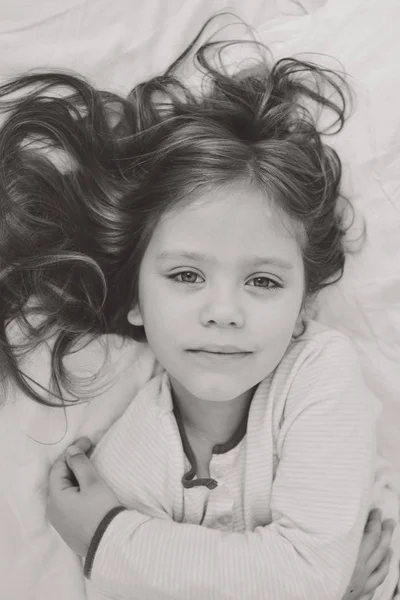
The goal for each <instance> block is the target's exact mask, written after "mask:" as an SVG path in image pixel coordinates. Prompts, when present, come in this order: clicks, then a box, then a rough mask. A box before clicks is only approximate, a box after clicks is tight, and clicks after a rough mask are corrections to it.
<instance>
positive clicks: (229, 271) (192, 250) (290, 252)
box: [128, 182, 304, 401]
mask: <svg viewBox="0 0 400 600" xmlns="http://www.w3.org/2000/svg"><path fill="white" fill-rule="evenodd" d="M303 292H304V268H303V260H302V256H301V250H300V246H299V243H298V241H297V240H296V237H295V235H294V225H293V223H291V222H290V219H289V218H288V217H284V216H282V215H281V214H279V215H278V214H277V212H276V210H275V211H274V209H273V208H272V206H271V204H270V203H269V202H268V200H267V199H266V197H265V195H263V194H262V192H260V191H258V190H257V189H256V188H254V187H252V186H250V185H249V184H245V183H239V182H238V183H235V184H234V185H232V186H229V187H225V188H222V189H218V190H215V191H213V192H208V193H205V194H203V195H202V196H199V197H198V198H197V199H196V200H194V201H193V202H192V203H190V204H189V205H187V206H184V207H183V208H180V209H179V210H176V211H171V212H169V213H168V214H167V215H166V216H165V217H164V219H163V220H162V221H161V222H160V223H159V225H158V226H157V228H156V230H155V232H154V234H153V237H152V239H151V242H150V244H149V246H148V248H147V250H146V252H145V255H144V257H143V261H142V264H141V268H140V273H139V305H138V306H137V307H134V308H133V310H132V311H130V313H129V317H128V318H129V321H130V322H131V323H132V324H134V325H143V326H144V329H145V332H146V336H147V341H148V343H149V345H150V347H151V348H152V350H153V352H154V354H155V356H156V358H157V360H158V361H159V362H160V364H161V365H162V366H163V367H164V368H165V369H166V371H167V372H168V374H169V375H170V377H171V381H174V380H175V382H176V383H177V384H178V386H179V387H180V388H181V389H182V388H183V390H186V392H188V393H189V394H191V395H193V396H194V397H196V398H198V399H201V400H208V401H229V400H233V399H234V398H237V397H238V396H240V395H242V394H245V393H246V392H248V390H250V389H251V388H253V387H254V386H255V385H257V384H258V383H259V382H260V381H261V380H262V379H264V378H265V377H267V376H268V375H269V374H270V373H271V371H272V370H273V369H274V368H275V367H276V366H277V365H278V363H279V362H280V360H281V358H282V357H283V355H284V353H285V351H286V349H287V347H288V345H289V343H290V340H291V336H292V334H293V332H294V329H295V326H296V322H297V320H298V317H299V313H300V310H301V306H302V300H303Z"/></svg>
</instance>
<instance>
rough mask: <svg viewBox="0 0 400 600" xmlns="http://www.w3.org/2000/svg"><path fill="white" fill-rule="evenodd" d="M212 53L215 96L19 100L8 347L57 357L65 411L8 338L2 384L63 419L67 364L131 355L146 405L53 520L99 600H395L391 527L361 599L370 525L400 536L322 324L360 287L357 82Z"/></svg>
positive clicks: (367, 426)
mask: <svg viewBox="0 0 400 600" xmlns="http://www.w3.org/2000/svg"><path fill="white" fill-rule="evenodd" d="M217 47H218V46H217ZM213 48H215V45H214V44H205V45H204V46H202V47H201V49H200V50H199V51H198V53H197V58H198V61H199V64H200V65H201V67H202V69H203V71H204V72H205V73H206V84H207V85H206V86H204V88H203V90H202V92H201V93H192V92H191V91H190V90H189V89H188V88H186V87H185V86H184V85H183V83H182V82H181V81H179V80H178V79H177V77H176V76H175V72H176V69H177V67H178V66H179V65H180V62H181V60H178V61H177V63H175V64H174V65H173V67H171V69H169V70H168V72H167V73H166V75H165V76H163V77H156V78H154V79H152V80H150V81H149V82H147V83H145V84H142V85H140V86H137V87H136V88H135V89H134V91H133V92H132V94H131V95H130V98H129V100H128V101H123V100H120V99H118V98H116V97H115V96H112V95H107V94H104V93H103V94H100V93H96V92H95V91H94V90H93V89H92V88H90V86H88V85H87V84H85V83H84V82H82V81H81V80H78V79H74V78H72V77H68V76H62V75H54V76H46V75H43V76H32V77H26V78H22V79H20V80H19V81H17V82H13V83H11V84H9V85H8V86H3V91H2V93H3V95H6V94H8V93H10V92H16V91H20V90H24V91H25V93H24V95H23V97H22V99H21V98H20V99H19V100H15V99H14V100H12V101H10V103H9V104H8V105H6V107H7V108H13V109H14V112H13V114H12V115H11V116H10V117H9V118H8V120H7V122H6V124H5V125H4V128H3V132H2V148H1V151H2V153H3V154H4V160H3V169H2V172H1V177H2V180H1V185H2V188H3V193H4V198H5V201H4V205H3V207H2V210H3V218H2V227H3V229H4V235H2V236H1V243H2V244H3V246H2V253H1V260H2V262H3V264H2V279H1V286H2V290H1V291H2V298H3V301H2V311H3V315H2V316H3V326H4V328H5V327H6V326H7V325H9V324H10V323H11V322H15V321H17V322H18V323H19V325H20V327H21V328H22V331H23V333H24V334H25V336H26V337H27V339H28V341H29V342H32V343H31V344H30V345H29V344H25V345H24V346H23V347H22V348H23V349H26V348H29V349H30V348H31V347H32V346H33V345H35V344H37V343H38V341H42V340H44V339H48V338H49V337H50V336H51V335H52V336H53V341H52V343H53V367H54V370H53V375H54V386H53V389H52V394H53V397H54V398H56V400H53V401H52V402H50V401H48V399H47V398H46V397H45V396H43V394H39V392H38V391H37V388H35V387H33V386H32V385H31V384H30V383H29V381H27V379H26V378H25V377H24V374H23V370H22V369H21V368H20V367H18V363H17V359H18V357H19V350H20V348H21V346H18V345H17V343H16V342H15V343H14V345H13V343H12V342H10V341H9V339H7V338H6V336H5V335H3V340H2V353H3V358H4V359H5V360H6V362H4V360H3V364H4V365H5V367H4V370H5V372H7V373H11V375H12V376H13V377H14V380H15V381H16V382H17V383H18V384H19V385H20V386H21V387H22V388H23V389H24V390H25V391H27V392H28V393H29V394H30V395H31V396H32V397H33V398H34V399H36V400H37V401H40V402H44V403H49V404H53V405H58V406H65V401H61V400H60V401H58V402H57V398H60V399H61V398H62V396H63V389H64V388H66V387H68V383H69V381H70V380H69V379H68V373H66V371H65V369H63V362H62V359H63V357H64V356H65V355H66V354H67V353H68V352H70V351H73V350H75V349H76V344H77V342H78V341H79V340H82V339H84V340H86V339H87V336H88V335H100V334H103V333H117V334H120V335H123V336H126V337H131V338H134V339H135V340H136V342H134V343H135V351H136V360H135V362H134V363H133V364H132V377H138V380H139V379H140V381H141V382H142V385H141V389H140V391H139V392H138V394H137V395H136V397H135V398H133V399H132V403H131V405H130V406H129V408H128V410H127V411H126V412H125V413H124V414H123V415H122V417H121V418H120V419H119V420H118V421H117V422H116V423H115V424H114V426H113V427H112V428H111V429H110V430H109V431H108V432H107V434H106V435H105V436H104V438H103V439H102V440H101V442H100V444H99V445H98V446H97V447H96V449H95V451H94V453H93V455H92V461H91V462H89V460H88V459H87V457H85V455H84V454H83V453H82V451H83V452H85V451H88V450H89V443H88V441H87V440H81V441H80V442H79V443H78V446H75V447H72V451H71V452H70V453H69V454H67V455H66V456H63V457H61V458H60V460H59V461H57V462H56V463H55V465H54V467H53V469H52V471H51V473H50V485H49V518H50V520H51V522H52V523H53V525H54V526H55V527H56V529H57V530H58V531H59V533H60V534H61V535H62V537H63V538H64V539H65V541H66V542H67V543H68V544H69V545H70V546H71V548H72V549H73V550H74V551H76V552H77V553H78V554H80V555H81V556H82V557H85V565H84V571H85V575H86V577H87V579H88V580H90V584H89V586H88V590H89V594H91V593H99V594H100V595H101V597H109V598H115V597H118V598H130V599H131V598H132V599H133V598H138V599H143V598H146V599H149V600H150V599H154V600H166V599H167V598H174V600H178V599H180V598H182V599H184V600H187V599H188V598H190V599H193V600H194V599H199V600H200V599H201V600H203V599H206V598H207V599H215V600H223V599H227V598H232V599H236V598H237V599H239V598H240V599H242V598H248V599H255V600H261V599H264V598H273V599H282V600H292V599H300V598H307V600H312V599H315V600H322V599H326V600H329V599H332V600H333V599H338V598H342V597H346V598H347V597H349V598H352V597H372V596H373V597H374V598H375V599H378V598H379V599H382V600H389V599H390V598H394V596H395V593H396V587H397V584H398V580H399V552H398V548H399V546H398V538H397V537H396V536H397V529H396V532H395V535H394V536H393V538H392V547H393V550H394V552H393V556H391V554H390V553H389V554H388V558H385V560H386V561H387V562H389V561H390V569H389V568H387V569H386V563H384V565H383V569H382V565H381V561H382V558H383V554H385V552H382V548H384V549H385V544H387V540H388V538H389V537H390V533H391V526H390V525H386V526H385V527H384V528H383V533H382V540H381V541H382V544H378V543H376V547H377V549H376V550H375V552H374V553H373V556H372V557H368V560H367V557H363V559H364V561H365V563H368V562H369V563H370V564H371V563H373V564H374V567H376V568H377V570H376V571H374V573H372V577H371V579H370V581H369V583H368V585H367V586H365V588H363V589H354V588H353V587H352V586H350V587H348V583H349V581H350V579H351V576H352V573H353V571H354V566H355V563H356V559H357V553H358V550H359V547H360V542H361V538H362V535H363V531H364V525H365V522H366V519H367V514H368V511H369V509H370V508H372V507H374V506H377V507H379V508H381V509H382V511H383V512H384V514H385V516H392V517H395V516H397V512H396V511H397V497H394V496H393V495H391V494H390V491H389V489H388V488H385V487H384V483H385V482H384V480H383V479H382V478H381V479H379V478H378V477H375V482H374V473H375V472H376V469H377V462H376V461H377V458H376V449H375V421H376V416H377V410H376V406H375V403H374V400H373V399H372V398H371V397H370V394H369V392H368V389H367V388H366V387H365V385H364V383H363V380H362V377H361V373H360V368H359V365H358V361H357V357H356V354H355V351H354V349H353V347H352V345H351V344H350V342H349V341H348V340H347V339H346V338H345V337H344V336H343V335H341V334H339V333H338V332H335V331H331V330H328V329H326V328H324V327H322V326H320V325H317V324H316V323H315V322H313V321H311V320H310V319H308V318H307V314H306V309H307V305H308V302H309V300H310V299H311V298H312V297H313V296H314V295H315V294H316V293H317V292H318V290H320V289H321V288H322V287H324V286H326V285H329V284H330V283H333V282H334V281H337V280H338V278H340V276H341V274H342V272H343V267H344V241H343V240H344V235H345V226H344V213H343V211H342V212H341V211H340V210H339V208H340V207H339V205H338V201H339V197H340V195H339V184H340V161H339V159H338V157H337V155H336V154H335V152H334V151H333V150H332V149H330V148H329V147H327V146H325V145H324V144H323V143H322V140H321V137H320V132H319V130H318V122H317V119H316V116H315V113H316V112H317V111H318V108H325V109H327V110H331V111H333V112H334V114H335V115H336V117H337V121H336V122H337V124H338V129H340V128H341V127H342V126H343V123H344V114H345V106H344V94H343V92H342V90H341V87H340V78H339V77H338V76H336V75H335V74H334V73H332V72H327V71H326V70H323V69H320V68H318V67H316V66H315V65H312V64H310V63H304V62H300V61H299V60H296V59H285V60H282V61H279V62H278V63H277V64H275V65H274V66H273V67H272V68H270V67H268V65H267V62H266V61H261V60H260V63H259V65H258V66H257V67H254V68H252V69H250V70H246V71H240V70H239V71H238V72H237V73H233V74H230V73H228V72H227V71H226V70H224V69H223V68H217V66H215V64H214V63H212V62H211V60H210V59H209V58H208V56H209V55H208V53H209V51H210V49H211V50H212V49H213ZM184 56H186V54H185V55H184ZM214 57H215V55H214ZM40 82H41V83H42V85H41V87H39V89H36V90H34V91H31V92H28V91H26V89H25V88H26V86H28V85H30V84H32V83H34V84H37V83H40ZM63 84H64V85H65V84H66V85H70V86H71V87H72V88H73V90H74V94H73V95H71V96H69V97H67V98H66V97H63V98H58V97H57V98H54V97H53V96H54V94H53V95H52V96H48V95H47V96H44V95H43V93H44V91H45V90H46V89H51V88H52V87H53V88H54V87H55V86H57V85H58V86H59V85H63ZM332 92H334V93H335V94H336V96H337V97H336V99H335V98H334V99H332ZM48 148H51V149H52V154H49V153H47V149H48ZM28 181H29V185H27V182H28ZM35 226H36V227H35ZM28 232H29V237H28V238H27V233H28ZM11 241H12V242H13V243H11ZM7 252H8V254H7ZM3 333H4V331H3ZM54 339H55V341H54ZM143 373H146V376H145V377H144V375H143ZM69 387H70V388H71V385H70V386H69ZM79 450H80V452H79ZM72 474H73V475H72ZM370 559H371V560H370ZM379 565H381V567H379ZM387 571H388V574H387V576H386V578H385V580H384V581H383V578H382V577H381V575H382V572H385V574H386V572H387ZM374 576H375V578H374ZM371 581H372V584H371ZM382 581H383V583H382ZM380 584H382V585H380ZM375 590H376V591H375ZM374 594H375V595H374Z"/></svg>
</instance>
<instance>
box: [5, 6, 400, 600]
mask: <svg viewBox="0 0 400 600" xmlns="http://www.w3.org/2000/svg"><path fill="white" fill-rule="evenodd" d="M222 9H231V10H233V11H234V12H236V13H237V14H239V15H240V16H242V17H243V18H244V19H245V20H246V21H247V22H249V23H250V24H252V25H255V26H256V27H257V30H258V34H259V37H260V38H261V39H262V40H263V41H264V42H265V43H266V44H267V45H268V46H269V47H270V48H271V50H272V52H273V54H274V56H275V57H276V58H279V57H281V56H284V55H293V54H295V53H299V52H312V53H327V54H330V55H332V56H334V57H335V59H338V60H340V61H341V62H342V64H343V65H344V67H345V68H346V70H347V71H348V72H349V73H350V75H351V77H352V84H353V88H354V90H355V92H356V106H355V109H356V110H355V113H354V116H353V117H352V119H351V120H350V121H349V123H348V124H347V125H346V127H345V129H344V130H343V131H342V132H341V133H340V134H339V135H338V136H337V137H336V138H334V139H332V140H330V142H331V143H332V144H333V145H334V146H335V148H336V149H337V151H338V152H339V153H340V155H341V157H342V160H343V165H344V192H345V193H346V194H347V195H348V196H349V197H350V198H351V200H352V202H353V204H354V206H355V208H356V211H357V214H358V217H359V219H362V218H364V219H365V221H366V224H367V231H368V238H367V242H366V244H365V246H364V248H363V250H362V251H361V252H358V253H356V254H354V255H352V256H350V258H349V259H348V264H347V267H346V271H345V275H344V277H343V279H342V280H341V281H340V282H339V283H338V284H337V285H335V286H334V287H332V288H329V289H327V290H326V291H325V292H323V293H322V294H321V295H320V298H319V301H318V304H317V306H316V307H315V310H316V318H317V319H318V320H320V321H321V322H324V323H326V324H329V325H330V326H332V327H334V328H336V329H339V330H341V331H343V332H344V333H345V334H347V335H348V336H350V338H351V339H352V340H353V342H354V344H355V345H356V347H357V349H358V352H359V355H360V359H361V362H362V367H363V370H364V374H365V378H366V380H367V382H368V385H369V386H370V388H371V389H372V390H373V392H374V393H375V395H376V396H377V397H378V398H379V400H380V401H381V403H382V414H381V418H380V421H379V431H378V434H379V444H380V449H381V453H382V454H383V455H384V456H386V457H387V458H389V459H390V460H391V462H392V463H393V465H394V466H395V469H396V482H395V485H398V486H399V489H400V483H399V481H400V111H399V110H398V94H399V92H400V69H399V67H398V57H399V56H400V36H399V35H398V24H399V23H400V3H399V2H398V0H352V1H351V2H349V0H297V1H295V0H280V1H279V0H246V1H244V0H231V1H230V2H228V1H226V0H186V1H185V0H146V2H142V1H141V0H112V1H111V0H38V1H37V2H36V3H32V2H29V0H14V2H13V3H8V2H2V3H0V77H1V78H2V79H3V78H4V79H7V78H8V77H10V76H12V75H15V74H18V73H21V72H22V71H26V70H27V69H31V68H46V67H52V68H53V67H57V68H63V69H72V70H76V71H78V72H80V73H82V74H84V75H85V76H87V77H88V78H89V79H90V80H91V81H92V82H94V83H95V84H96V85H98V86H101V87H103V88H104V89H109V90H113V91H118V92H126V91H128V90H129V89H130V88H131V87H132V86H133V85H134V84H135V82H138V81H141V80H143V79H145V78H147V77H148V76H149V75H150V74H154V73H157V72H160V71H162V70H163V69H164V68H165V67H166V66H167V65H168V64H169V63H170V62H171V61H172V59H173V58H175V57H176V56H177V55H178V54H179V53H180V51H182V50H183V48H184V47H185V46H186V45H187V43H188V42H189V41H190V40H191V39H192V38H193V37H194V35H195V33H196V32H197V30H198V29H199V26H200V25H201V24H202V23H203V22H204V21H205V20H206V18H207V17H209V16H211V14H212V13H214V12H215V11H217V10H222ZM101 359H102V356H101V350H100V349H99V347H98V346H97V345H96V344H95V345H92V346H90V347H89V348H87V349H86V350H85V351H84V352H82V353H81V354H80V355H79V356H78V357H76V356H75V357H74V359H73V360H74V361H75V363H74V364H75V367H74V368H76V369H78V370H80V371H81V372H83V371H85V372H87V371H90V370H91V369H93V368H95V366H96V365H98V364H99V361H101ZM129 360H130V355H129V350H127V351H124V352H122V353H121V351H120V349H119V346H118V343H117V340H115V344H114V346H113V352H112V356H111V361H112V368H114V369H115V372H116V373H118V372H119V371H118V370H119V369H123V368H124V366H126V365H128V364H129ZM26 368H27V370H28V373H29V372H30V373H31V374H32V375H33V376H34V377H36V378H37V379H39V381H41V382H42V383H44V384H46V382H47V378H48V354H47V353H46V350H45V349H39V350H38V352H37V353H36V354H35V355H33V356H32V357H31V358H30V360H29V363H28V364H27V367H26ZM133 393H134V390H133V389H132V383H131V382H130V381H129V378H128V379H127V378H126V377H125V378H124V377H118V378H117V384H116V386H115V387H114V388H113V391H112V399H111V398H110V395H107V394H103V395H102V396H100V397H99V398H98V399H97V400H96V401H95V402H91V403H90V404H85V405H80V406H78V407H74V408H73V409H71V410H69V411H68V414H65V413H63V412H62V411H60V410H57V409H50V408H46V407H43V406H40V405H37V404H35V403H34V402H32V401H31V400H29V399H27V398H25V397H23V395H22V394H21V393H20V392H18V391H16V390H12V389H9V390H7V393H6V391H3V398H2V401H1V403H0V474H1V477H0V598H1V599H2V600H54V599H55V598H57V600H85V598H86V597H87V595H86V591H85V582H84V580H83V577H82V570H81V565H80V561H79V559H78V558H77V557H75V556H74V554H73V553H72V552H71V551H70V550H69V548H67V547H66V546H65V544H64V543H63V542H62V540H61V538H60V537H59V536H58V534H57V533H56V532H55V531H54V530H53V529H52V528H51V526H50V525H49V524H48V523H47V521H46V518H45V506H46V494H47V489H46V477H47V473H48V469H49V467H50V465H51V463H52V462H53V461H54V459H55V458H56V457H57V456H58V455H59V454H60V453H61V452H62V451H63V450H64V449H65V448H66V446H67V445H68V444H70V443H71V441H72V440H73V439H75V438H76V437H78V436H79V435H82V434H85V435H89V436H91V437H92V439H93V441H94V442H96V441H97V440H98V439H99V438H100V437H101V436H102V434H103V433H104V432H105V431H106V430H107V428H108V427H109V426H110V425H111V423H112V422H113V421H114V420H115V419H116V418H117V417H118V416H119V415H120V414H121V412H122V411H123V410H124V408H125V407H126V406H127V404H128V402H129V401H130V399H131V398H132V394H133ZM67 425H68V426H67Z"/></svg>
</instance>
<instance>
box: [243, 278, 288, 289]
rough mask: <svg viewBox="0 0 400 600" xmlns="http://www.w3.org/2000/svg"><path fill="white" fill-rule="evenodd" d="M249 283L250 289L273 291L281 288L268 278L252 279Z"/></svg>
mask: <svg viewBox="0 0 400 600" xmlns="http://www.w3.org/2000/svg"><path fill="white" fill-rule="evenodd" d="M249 283H250V285H251V286H252V287H259V288H263V289H266V290H274V289H276V288H281V287H282V286H281V285H280V284H279V283H278V282H277V281H274V280H273V279H270V278H269V277H261V276H260V277H253V279H250V280H249Z"/></svg>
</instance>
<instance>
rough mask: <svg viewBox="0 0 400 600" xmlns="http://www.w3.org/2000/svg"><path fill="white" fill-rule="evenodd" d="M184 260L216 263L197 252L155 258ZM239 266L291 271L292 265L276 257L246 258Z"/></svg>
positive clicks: (166, 253)
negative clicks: (270, 266)
mask: <svg viewBox="0 0 400 600" xmlns="http://www.w3.org/2000/svg"><path fill="white" fill-rule="evenodd" d="M182 258H183V259H186V260H190V261H194V262H203V263H205V262H208V263H212V264H214V263H216V262H217V260H216V258H214V257H213V256H207V255H206V254H201V253H199V252H181V251H179V250H178V251H174V252H160V253H159V254H157V256H156V260H157V261H163V260H173V259H175V260H176V259H182ZM240 263H241V265H243V266H245V267H261V266H263V265H272V266H275V267H280V268H281V269H288V270H290V269H293V264H292V263H290V262H288V261H286V260H284V259H282V258H278V257H277V256H270V257H268V258H267V257H264V256H247V257H246V258H243V259H242V260H241V261H240Z"/></svg>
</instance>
